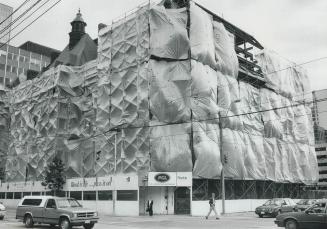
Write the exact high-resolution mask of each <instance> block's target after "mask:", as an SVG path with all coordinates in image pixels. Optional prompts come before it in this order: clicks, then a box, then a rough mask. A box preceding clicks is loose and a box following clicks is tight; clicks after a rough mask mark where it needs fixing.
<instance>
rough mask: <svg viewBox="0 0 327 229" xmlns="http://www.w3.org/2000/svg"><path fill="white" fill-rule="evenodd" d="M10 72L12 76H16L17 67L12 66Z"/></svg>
mask: <svg viewBox="0 0 327 229" xmlns="http://www.w3.org/2000/svg"><path fill="white" fill-rule="evenodd" d="M11 72H12V73H14V74H17V67H15V66H12V67H11Z"/></svg>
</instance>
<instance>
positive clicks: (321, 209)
mask: <svg viewBox="0 0 327 229" xmlns="http://www.w3.org/2000/svg"><path fill="white" fill-rule="evenodd" d="M325 208H326V203H318V204H316V205H315V206H313V207H312V208H310V209H309V212H310V213H314V214H321V213H325Z"/></svg>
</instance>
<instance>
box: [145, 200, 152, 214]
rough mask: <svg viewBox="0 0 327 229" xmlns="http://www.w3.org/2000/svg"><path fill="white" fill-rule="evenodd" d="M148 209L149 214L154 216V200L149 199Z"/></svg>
mask: <svg viewBox="0 0 327 229" xmlns="http://www.w3.org/2000/svg"><path fill="white" fill-rule="evenodd" d="M146 210H147V212H149V216H153V200H148V203H147V208H146Z"/></svg>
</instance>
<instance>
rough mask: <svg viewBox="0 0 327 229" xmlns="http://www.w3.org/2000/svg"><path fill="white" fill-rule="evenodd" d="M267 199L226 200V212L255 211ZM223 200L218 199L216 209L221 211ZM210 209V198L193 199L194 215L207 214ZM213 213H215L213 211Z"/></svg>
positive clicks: (192, 212)
mask: <svg viewBox="0 0 327 229" xmlns="http://www.w3.org/2000/svg"><path fill="white" fill-rule="evenodd" d="M266 201H267V200H226V201H225V209H226V213H235V212H248V211H254V210H255V208H256V207H258V206H260V205H262V204H264V203H265V202H266ZM221 206H222V203H221V200H216V210H217V212H219V213H220V212H221ZM208 211H209V200H205V201H192V203H191V214H192V216H205V215H206V214H208ZM212 214H213V213H212Z"/></svg>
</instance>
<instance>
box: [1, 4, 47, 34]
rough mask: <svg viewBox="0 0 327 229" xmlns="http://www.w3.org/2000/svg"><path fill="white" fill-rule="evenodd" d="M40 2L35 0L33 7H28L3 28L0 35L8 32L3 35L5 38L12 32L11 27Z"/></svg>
mask: <svg viewBox="0 0 327 229" xmlns="http://www.w3.org/2000/svg"><path fill="white" fill-rule="evenodd" d="M41 1H42V0H37V1H36V2H35V3H34V4H33V5H31V6H30V7H28V8H27V9H26V10H25V11H24V12H22V13H21V14H20V15H19V16H18V17H17V18H15V19H14V20H13V21H12V22H11V23H10V24H8V25H7V26H6V27H4V28H3V29H2V30H1V31H0V34H3V33H4V31H6V30H8V29H9V31H8V32H7V33H5V34H4V36H6V35H7V34H9V33H10V32H11V30H12V28H11V27H12V26H13V25H14V24H15V23H16V22H17V21H19V20H20V19H21V18H22V17H24V16H25V14H27V13H28V12H29V11H31V10H32V9H33V8H34V7H35V6H37V5H38V4H39V3H40V2H41ZM4 36H2V37H1V38H3V37H4ZM1 38H0V39H1Z"/></svg>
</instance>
